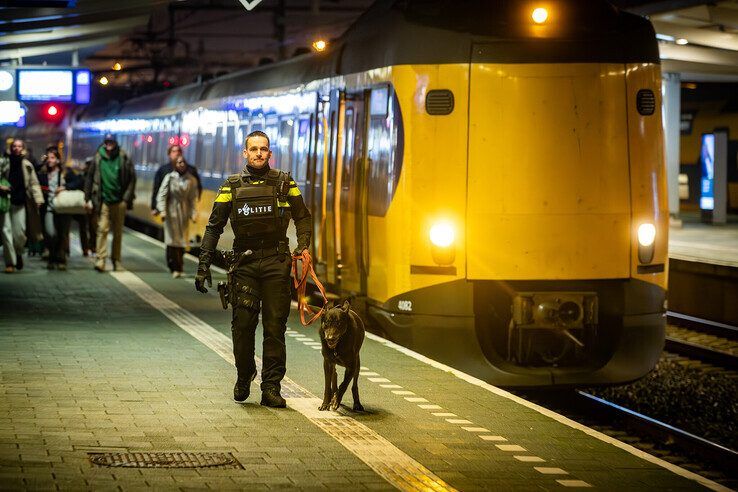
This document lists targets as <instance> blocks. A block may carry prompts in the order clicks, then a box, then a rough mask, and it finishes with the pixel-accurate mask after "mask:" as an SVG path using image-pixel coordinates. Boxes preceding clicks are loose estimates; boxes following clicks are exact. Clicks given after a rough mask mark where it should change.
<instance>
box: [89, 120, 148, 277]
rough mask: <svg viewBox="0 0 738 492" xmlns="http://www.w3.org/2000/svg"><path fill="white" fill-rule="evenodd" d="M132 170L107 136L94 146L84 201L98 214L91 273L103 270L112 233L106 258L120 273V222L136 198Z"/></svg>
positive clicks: (125, 154) (111, 139)
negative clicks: (110, 237) (95, 252)
mask: <svg viewBox="0 0 738 492" xmlns="http://www.w3.org/2000/svg"><path fill="white" fill-rule="evenodd" d="M135 189H136V170H135V168H134V167H133V162H131V159H130V158H129V157H128V154H127V153H126V152H125V151H123V150H122V149H121V148H120V147H119V146H118V142H117V141H116V139H115V136H114V135H112V134H110V133H108V134H106V135H105V139H104V141H103V144H102V145H100V147H98V149H97V152H96V153H95V158H94V160H93V162H92V164H91V165H90V169H89V170H88V172H87V181H86V183H85V200H86V203H87V207H88V208H89V209H91V210H93V211H94V213H95V214H97V215H98V217H99V218H98V226H97V260H96V261H95V270H97V271H98V272H104V271H105V262H106V260H107V257H108V232H109V231H110V230H111V229H112V231H113V248H112V253H111V254H110V259H111V260H112V262H113V270H120V269H121V268H122V266H121V243H122V239H123V221H124V219H125V216H126V210H131V209H132V208H133V200H134V199H135V198H136V194H135Z"/></svg>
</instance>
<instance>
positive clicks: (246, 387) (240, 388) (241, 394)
mask: <svg viewBox="0 0 738 492" xmlns="http://www.w3.org/2000/svg"><path fill="white" fill-rule="evenodd" d="M255 378H256V373H254V375H253V376H251V377H250V378H238V379H236V384H235V385H234V386H233V401H235V402H236V403H245V402H246V398H248V397H249V394H251V382H252V381H253V380H254V379H255Z"/></svg>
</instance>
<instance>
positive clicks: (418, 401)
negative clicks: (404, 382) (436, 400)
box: [405, 396, 428, 403]
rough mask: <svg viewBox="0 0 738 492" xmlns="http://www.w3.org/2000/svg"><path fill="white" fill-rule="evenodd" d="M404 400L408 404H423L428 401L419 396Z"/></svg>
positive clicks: (407, 397)
mask: <svg viewBox="0 0 738 492" xmlns="http://www.w3.org/2000/svg"><path fill="white" fill-rule="evenodd" d="M405 399H406V400H407V401H409V402H410V403H424V402H427V401H428V400H426V399H425V398H422V397H420V396H406V397H405Z"/></svg>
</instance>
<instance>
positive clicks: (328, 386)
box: [318, 359, 336, 411]
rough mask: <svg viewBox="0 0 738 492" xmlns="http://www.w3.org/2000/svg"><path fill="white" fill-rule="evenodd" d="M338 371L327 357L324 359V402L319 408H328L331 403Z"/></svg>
mask: <svg viewBox="0 0 738 492" xmlns="http://www.w3.org/2000/svg"><path fill="white" fill-rule="evenodd" d="M335 372H336V368H335V365H334V364H332V363H331V362H329V361H328V360H327V359H323V376H324V379H325V389H324V390H323V403H321V405H320V406H319V407H318V410H321V411H322V410H328V408H329V407H330V404H331V398H333V393H334V391H333V384H334V382H333V375H334V374H335Z"/></svg>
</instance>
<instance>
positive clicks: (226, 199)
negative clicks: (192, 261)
mask: <svg viewBox="0 0 738 492" xmlns="http://www.w3.org/2000/svg"><path fill="white" fill-rule="evenodd" d="M231 203H232V202H231V185H230V183H228V181H226V182H225V183H223V185H222V186H221V187H220V189H219V190H218V196H217V197H215V203H213V211H212V212H211V213H210V219H209V220H208V225H206V226H205V233H204V234H203V236H202V244H201V245H200V250H201V251H203V252H207V253H210V254H212V253H213V252H214V251H215V248H216V247H217V246H218V240H219V239H220V235H221V234H223V229H224V228H225V226H226V223H227V222H228V217H229V216H230V215H231Z"/></svg>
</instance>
